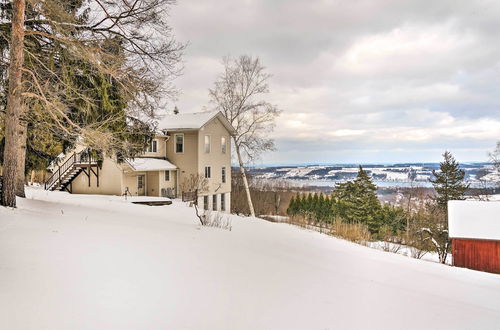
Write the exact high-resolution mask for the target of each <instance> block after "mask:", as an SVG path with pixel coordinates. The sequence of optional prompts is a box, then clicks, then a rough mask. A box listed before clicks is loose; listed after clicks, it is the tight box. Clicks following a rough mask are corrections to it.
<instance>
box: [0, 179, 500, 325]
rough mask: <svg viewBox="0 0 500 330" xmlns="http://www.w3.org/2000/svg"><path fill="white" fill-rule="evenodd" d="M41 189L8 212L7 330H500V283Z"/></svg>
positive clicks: (284, 234)
mask: <svg viewBox="0 0 500 330" xmlns="http://www.w3.org/2000/svg"><path fill="white" fill-rule="evenodd" d="M130 201H131V200H130V199H129V200H127V201H125V200H124V199H123V198H121V197H113V196H91V195H69V194H67V193H60V192H46V191H43V190H38V189H29V190H28V198H27V199H19V200H18V203H19V207H18V209H14V210H13V209H5V208H0V280H1V281H0V323H1V328H2V329H361V328H373V329H402V328H406V329H424V328H425V329H438V328H440V329H442V328H448V329H471V328H490V329H493V328H497V327H498V324H499V322H500V303H499V302H500V275H494V274H488V273H481V272H476V271H471V270H467V269H460V268H454V267H450V266H445V265H441V264H437V263H432V262H426V261H422V260H416V259H411V258H408V257H404V256H401V255H397V254H392V253H387V252H382V251H378V250H375V249H370V248H367V247H363V246H360V245H356V244H354V243H350V242H347V241H343V240H340V239H336V238H332V237H329V236H326V235H323V234H320V233H317V232H313V231H308V230H305V229H301V228H298V227H294V226H291V225H288V224H282V223H271V222H267V221H262V220H260V219H250V218H241V217H237V216H230V217H231V220H232V230H231V231H228V230H221V229H217V228H207V227H201V226H200V225H199V224H198V221H197V219H196V217H195V215H194V210H193V209H192V208H189V207H187V206H186V205H185V204H184V203H180V202H176V201H174V203H173V204H172V205H169V206H161V207H151V206H144V205H134V204H132V203H130Z"/></svg>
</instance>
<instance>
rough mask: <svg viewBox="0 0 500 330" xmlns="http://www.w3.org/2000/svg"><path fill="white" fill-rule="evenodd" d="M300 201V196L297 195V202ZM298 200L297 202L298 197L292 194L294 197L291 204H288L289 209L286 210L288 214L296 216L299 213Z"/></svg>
mask: <svg viewBox="0 0 500 330" xmlns="http://www.w3.org/2000/svg"><path fill="white" fill-rule="evenodd" d="M298 201H299V197H298V196H297V202H298ZM297 202H296V199H295V196H292V198H291V199H290V204H289V205H288V209H287V210H286V214H288V215H289V216H294V215H296V214H297V210H296V208H297Z"/></svg>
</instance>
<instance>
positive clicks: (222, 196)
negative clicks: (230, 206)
mask: <svg viewBox="0 0 500 330" xmlns="http://www.w3.org/2000/svg"><path fill="white" fill-rule="evenodd" d="M220 210H221V211H226V194H224V193H222V194H220Z"/></svg>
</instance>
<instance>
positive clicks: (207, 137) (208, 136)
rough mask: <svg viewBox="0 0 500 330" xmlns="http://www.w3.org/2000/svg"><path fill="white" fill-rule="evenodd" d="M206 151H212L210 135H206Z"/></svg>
mask: <svg viewBox="0 0 500 330" xmlns="http://www.w3.org/2000/svg"><path fill="white" fill-rule="evenodd" d="M205 153H206V154H208V153H210V135H205Z"/></svg>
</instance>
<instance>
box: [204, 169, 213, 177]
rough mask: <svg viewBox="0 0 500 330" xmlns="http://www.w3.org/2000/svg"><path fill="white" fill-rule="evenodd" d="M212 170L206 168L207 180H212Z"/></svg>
mask: <svg viewBox="0 0 500 330" xmlns="http://www.w3.org/2000/svg"><path fill="white" fill-rule="evenodd" d="M211 172H212V169H211V168H210V166H205V179H210V178H211V177H212V173H211Z"/></svg>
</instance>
